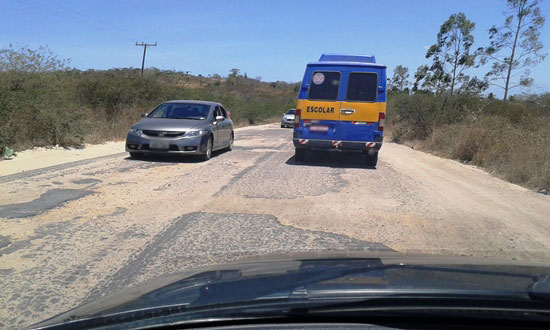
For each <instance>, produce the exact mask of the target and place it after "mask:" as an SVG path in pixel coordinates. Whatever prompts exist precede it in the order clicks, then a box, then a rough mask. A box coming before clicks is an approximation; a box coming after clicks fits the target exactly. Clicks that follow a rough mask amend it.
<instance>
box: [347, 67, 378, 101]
mask: <svg viewBox="0 0 550 330" xmlns="http://www.w3.org/2000/svg"><path fill="white" fill-rule="evenodd" d="M377 91H378V76H377V75H376V73H371V72H352V73H350V75H349V84H348V93H347V97H346V99H347V100H348V101H366V102H374V101H376V93H377Z"/></svg>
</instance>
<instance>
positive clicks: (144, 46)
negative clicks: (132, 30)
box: [136, 42, 157, 78]
mask: <svg viewBox="0 0 550 330" xmlns="http://www.w3.org/2000/svg"><path fill="white" fill-rule="evenodd" d="M136 46H141V47H143V59H142V60H141V77H142V78H143V67H144V66H145V53H147V47H156V46H157V43H156V42H155V43H154V44H147V43H144V42H142V43H140V44H138V43H137V42H136Z"/></svg>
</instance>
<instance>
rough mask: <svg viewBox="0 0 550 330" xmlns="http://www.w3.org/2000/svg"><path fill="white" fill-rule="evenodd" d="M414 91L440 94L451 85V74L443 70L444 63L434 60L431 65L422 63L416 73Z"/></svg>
mask: <svg viewBox="0 0 550 330" xmlns="http://www.w3.org/2000/svg"><path fill="white" fill-rule="evenodd" d="M414 79H415V81H414V85H413V92H417V91H424V92H427V91H429V92H433V93H435V94H437V95H440V94H441V93H442V92H443V90H445V88H446V87H447V86H448V85H449V82H450V78H449V75H448V74H446V73H445V72H444V71H443V65H442V64H441V62H439V61H434V63H433V64H432V65H431V66H427V65H421V66H419V67H418V69H416V73H415V74H414Z"/></svg>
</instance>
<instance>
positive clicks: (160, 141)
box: [126, 100, 235, 160]
mask: <svg viewBox="0 0 550 330" xmlns="http://www.w3.org/2000/svg"><path fill="white" fill-rule="evenodd" d="M142 117H143V118H142V119H141V121H139V122H138V123H136V124H134V125H132V128H131V129H130V132H128V136H127V138H126V151H127V152H129V153H130V157H132V158H138V157H141V156H143V155H144V154H146V153H167V154H198V155H202V158H203V159H204V160H209V159H210V157H212V151H215V150H219V149H224V148H225V149H227V150H231V149H233V142H234V141H235V134H234V126H233V121H232V120H231V118H230V117H229V115H228V111H227V110H225V109H224V108H223V106H222V105H221V104H219V103H216V102H208V101H192V100H176V101H168V102H166V103H163V104H161V105H159V106H158V107H156V108H155V109H154V110H153V111H151V113H149V114H147V113H146V114H144V115H142Z"/></svg>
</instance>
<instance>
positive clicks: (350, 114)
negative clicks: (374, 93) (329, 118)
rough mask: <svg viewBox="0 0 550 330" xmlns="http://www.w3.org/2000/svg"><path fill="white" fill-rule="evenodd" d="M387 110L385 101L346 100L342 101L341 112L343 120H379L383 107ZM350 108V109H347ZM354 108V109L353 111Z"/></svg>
mask: <svg viewBox="0 0 550 330" xmlns="http://www.w3.org/2000/svg"><path fill="white" fill-rule="evenodd" d="M382 104H383V107H384V111H385V110H386V103H385V102H345V101H342V105H341V110H342V113H341V114H340V120H341V121H368V122H371V123H372V122H377V121H378V113H379V112H380V111H381V107H382ZM346 110H350V111H346ZM352 110H353V111H352Z"/></svg>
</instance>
